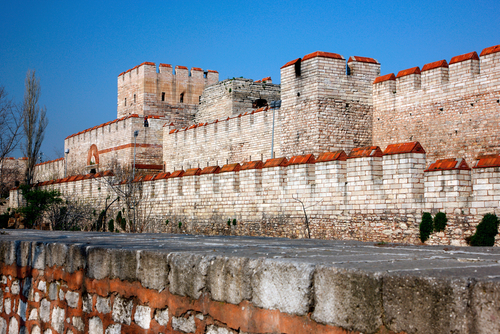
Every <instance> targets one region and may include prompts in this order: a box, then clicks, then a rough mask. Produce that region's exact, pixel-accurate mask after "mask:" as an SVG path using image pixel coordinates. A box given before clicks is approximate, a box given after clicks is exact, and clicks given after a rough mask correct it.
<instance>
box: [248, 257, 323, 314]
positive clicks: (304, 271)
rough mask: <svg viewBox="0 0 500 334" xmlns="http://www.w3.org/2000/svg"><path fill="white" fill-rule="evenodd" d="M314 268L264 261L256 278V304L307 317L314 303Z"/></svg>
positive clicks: (253, 288)
mask: <svg viewBox="0 0 500 334" xmlns="http://www.w3.org/2000/svg"><path fill="white" fill-rule="evenodd" d="M313 271H314V267H313V266H311V265H308V264H304V263H294V262H279V261H274V260H264V262H263V263H262V264H261V265H260V266H258V267H257V268H256V269H255V273H254V275H253V277H252V290H253V292H252V302H253V303H254V304H255V305H257V306H259V307H262V308H266V309H271V310H273V309H278V310H280V311H281V312H286V313H291V314H298V315H304V314H306V313H307V312H308V311H309V306H310V304H311V302H312V295H311V284H312V276H313Z"/></svg>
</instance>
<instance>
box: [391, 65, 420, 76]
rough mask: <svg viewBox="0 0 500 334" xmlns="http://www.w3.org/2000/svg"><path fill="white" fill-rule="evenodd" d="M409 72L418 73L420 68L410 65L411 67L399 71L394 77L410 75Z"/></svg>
mask: <svg viewBox="0 0 500 334" xmlns="http://www.w3.org/2000/svg"><path fill="white" fill-rule="evenodd" d="M410 74H420V68H419V67H418V66H417V67H412V68H408V69H406V70H402V71H399V72H398V75H397V76H396V78H401V77H405V76H407V75H410Z"/></svg>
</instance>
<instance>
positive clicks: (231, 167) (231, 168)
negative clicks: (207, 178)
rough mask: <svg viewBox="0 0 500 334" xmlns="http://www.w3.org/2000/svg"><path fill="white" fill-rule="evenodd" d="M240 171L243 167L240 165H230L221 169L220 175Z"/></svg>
mask: <svg viewBox="0 0 500 334" xmlns="http://www.w3.org/2000/svg"><path fill="white" fill-rule="evenodd" d="M240 169H241V165H240V164H228V165H224V166H222V168H221V169H220V171H219V173H227V172H237V171H239V170H240Z"/></svg>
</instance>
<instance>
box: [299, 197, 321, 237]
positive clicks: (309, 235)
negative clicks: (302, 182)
mask: <svg viewBox="0 0 500 334" xmlns="http://www.w3.org/2000/svg"><path fill="white" fill-rule="evenodd" d="M292 198H293V199H294V200H296V201H297V202H299V203H300V204H301V205H302V211H304V218H305V223H306V229H307V236H308V237H309V239H311V229H310V228H309V217H308V216H307V211H306V210H307V209H309V208H312V207H313V206H315V205H318V204H319V203H321V202H323V199H321V200H319V201H317V202H316V203H314V204H312V205H309V206H305V204H304V201H302V200H301V199H300V198H299V197H298V196H297V197H295V196H294V195H293V194H292Z"/></svg>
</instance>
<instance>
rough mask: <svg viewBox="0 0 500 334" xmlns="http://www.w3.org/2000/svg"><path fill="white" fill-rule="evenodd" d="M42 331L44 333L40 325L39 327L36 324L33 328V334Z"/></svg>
mask: <svg viewBox="0 0 500 334" xmlns="http://www.w3.org/2000/svg"><path fill="white" fill-rule="evenodd" d="M0 333H1V332H0ZM41 333H42V331H41V330H40V327H38V325H34V326H33V327H32V328H31V334H41Z"/></svg>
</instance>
